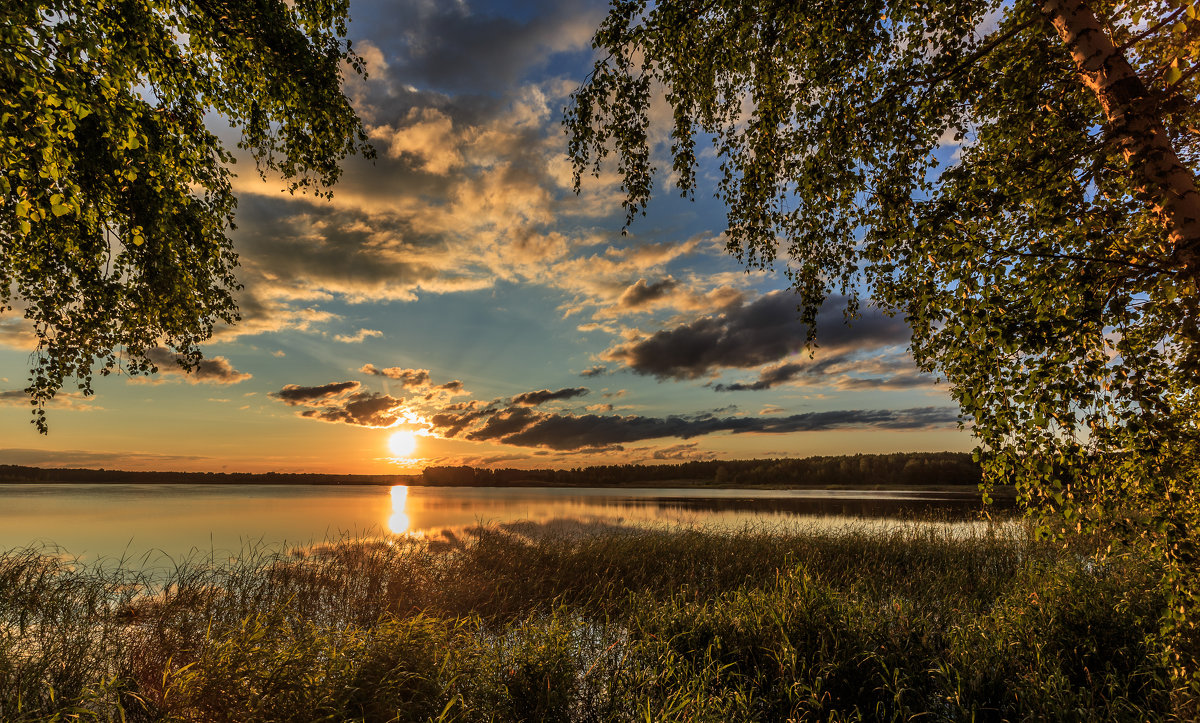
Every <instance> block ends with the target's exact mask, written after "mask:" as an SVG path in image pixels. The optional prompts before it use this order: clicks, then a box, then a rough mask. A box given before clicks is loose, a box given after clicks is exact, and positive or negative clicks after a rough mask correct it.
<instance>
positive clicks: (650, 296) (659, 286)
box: [617, 276, 679, 309]
mask: <svg viewBox="0 0 1200 723" xmlns="http://www.w3.org/2000/svg"><path fill="white" fill-rule="evenodd" d="M678 285H679V284H678V282H676V281H675V279H673V278H671V277H670V276H668V277H667V278H665V279H662V280H660V281H655V282H654V283H653V284H647V283H646V280H645V279H638V280H637V283H635V284H633V285H632V286H630V287H629V288H627V289H625V290H624V291H623V292H621V295H620V296H619V297H618V298H617V306H619V307H621V308H622V309H637V308H640V307H643V306H646V305H647V304H649V303H650V302H653V301H657V300H658V299H661V298H663V297H664V296H666V295H667V294H668V293H670V292H671V290H672V289H674V288H675V287H676V286H678Z"/></svg>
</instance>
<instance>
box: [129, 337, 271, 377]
mask: <svg viewBox="0 0 1200 723" xmlns="http://www.w3.org/2000/svg"><path fill="white" fill-rule="evenodd" d="M146 358H147V359H149V360H150V361H151V362H152V363H153V364H154V366H156V367H158V371H159V372H160V373H162V374H178V375H180V376H182V377H183V378H185V379H187V380H188V381H189V382H191V383H192V384H200V383H204V382H210V383H212V384H237V383H238V382H242V381H245V380H247V379H249V378H250V376H251V375H250V374H247V373H245V372H239V371H238V370H237V369H234V368H233V365H232V364H230V363H229V360H228V359H226V358H225V357H223V356H216V357H212V358H211V359H201V360H200V366H198V367H196V369H195V370H193V371H191V372H188V371H186V370H185V369H184V368H183V367H182V366H180V364H179V361H180V359H181V358H182V357H181V356H180V355H179V354H176V353H175V352H173V351H171V350H170V349H167V348H165V347H161V346H159V347H155V348H153V349H149V350H147V351H146Z"/></svg>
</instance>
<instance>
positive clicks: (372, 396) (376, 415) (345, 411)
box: [300, 392, 404, 427]
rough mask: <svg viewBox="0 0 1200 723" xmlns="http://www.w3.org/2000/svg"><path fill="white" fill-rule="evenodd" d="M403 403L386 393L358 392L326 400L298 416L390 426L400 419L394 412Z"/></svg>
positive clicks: (365, 424)
mask: <svg viewBox="0 0 1200 723" xmlns="http://www.w3.org/2000/svg"><path fill="white" fill-rule="evenodd" d="M403 403H404V400H403V399H397V398H395V397H392V396H389V395H387V394H378V393H375V392H358V393H355V394H351V395H350V396H349V397H346V398H345V399H339V400H337V401H336V402H334V403H329V402H326V403H323V404H322V405H321V406H320V407H318V408H316V409H307V410H305V411H303V412H301V413H300V416H301V417H308V418H310V419H319V420H321V421H323V422H344V423H346V424H357V425H360V426H363V427H390V426H392V425H393V424H395V423H397V422H399V421H400V417H399V416H397V415H396V414H395V413H394V412H395V410H396V409H397V408H398V407H400V406H401V405H402V404H403Z"/></svg>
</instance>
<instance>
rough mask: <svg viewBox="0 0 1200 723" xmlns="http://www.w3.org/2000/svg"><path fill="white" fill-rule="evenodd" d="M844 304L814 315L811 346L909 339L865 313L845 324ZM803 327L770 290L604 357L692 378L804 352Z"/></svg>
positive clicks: (788, 302) (899, 327)
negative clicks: (812, 343)
mask: <svg viewBox="0 0 1200 723" xmlns="http://www.w3.org/2000/svg"><path fill="white" fill-rule="evenodd" d="M844 304H845V300H844V299H841V298H831V299H830V300H829V303H827V304H826V305H825V306H824V307H823V308H822V309H821V312H820V313H819V314H818V318H817V337H816V342H817V344H818V345H819V346H821V347H824V348H826V349H829V350H838V349H842V350H845V349H863V348H876V347H882V346H891V345H896V344H905V343H907V342H908V341H909V340H910V338H911V334H910V332H909V329H908V326H907V325H906V324H905V323H904V321H903V320H902V319H897V318H894V317H888V316H885V315H883V314H881V313H879V312H876V311H872V310H868V311H867V312H865V313H864V315H863V316H862V317H861V318H859V319H856V320H854V321H853V322H851V323H849V324H847V323H846V322H845V321H844V319H843V316H842V308H843V307H844ZM806 337H807V328H806V326H805V325H804V324H802V323H800V320H799V312H798V311H797V309H796V297H795V296H794V295H793V294H792V293H791V292H787V291H775V292H771V293H769V294H766V295H764V296H761V297H759V298H758V299H756V300H755V301H753V302H751V303H749V304H746V303H739V304H734V305H731V306H730V307H728V308H727V309H726V310H725V311H724V312H723V313H721V314H718V315H715V316H705V317H701V318H699V319H696V320H694V321H692V322H689V323H686V324H682V325H680V326H677V327H675V328H673V329H664V330H662V331H659V332H656V333H654V334H651V335H649V336H647V337H644V338H641V339H637V340H634V341H631V342H628V343H625V344H620V345H617V346H615V347H613V348H610V349H609V350H608V351H606V352H605V358H607V359H610V360H612V361H620V362H622V363H624V364H625V365H626V366H628V367H629V368H630V369H631V370H633V371H634V372H635V373H637V374H644V375H648V376H654V377H657V378H659V379H695V378H696V377H699V376H703V375H705V374H708V373H710V372H712V371H714V370H717V369H722V368H730V367H733V368H743V369H744V368H750V367H756V366H759V365H762V364H769V363H771V362H775V361H778V360H780V359H783V358H785V357H787V356H790V355H792V354H794V353H796V352H797V351H799V350H800V349H802V348H803V347H804V343H805V339H806Z"/></svg>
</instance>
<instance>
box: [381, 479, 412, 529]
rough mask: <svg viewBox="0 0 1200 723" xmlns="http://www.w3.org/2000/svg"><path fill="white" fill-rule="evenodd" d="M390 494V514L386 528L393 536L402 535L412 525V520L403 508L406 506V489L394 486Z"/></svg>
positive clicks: (402, 486) (403, 486)
mask: <svg viewBox="0 0 1200 723" xmlns="http://www.w3.org/2000/svg"><path fill="white" fill-rule="evenodd" d="M391 494H392V514H391V516H390V517H388V521H387V528H388V531H389V532H391V533H392V534H393V535H403V534H404V533H405V532H408V528H409V525H411V524H412V520H410V519H409V518H408V514H407V513H405V512H404V506H405V505H406V504H408V487H406V486H405V485H396V486H395V487H393V488H392V491H391Z"/></svg>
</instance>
